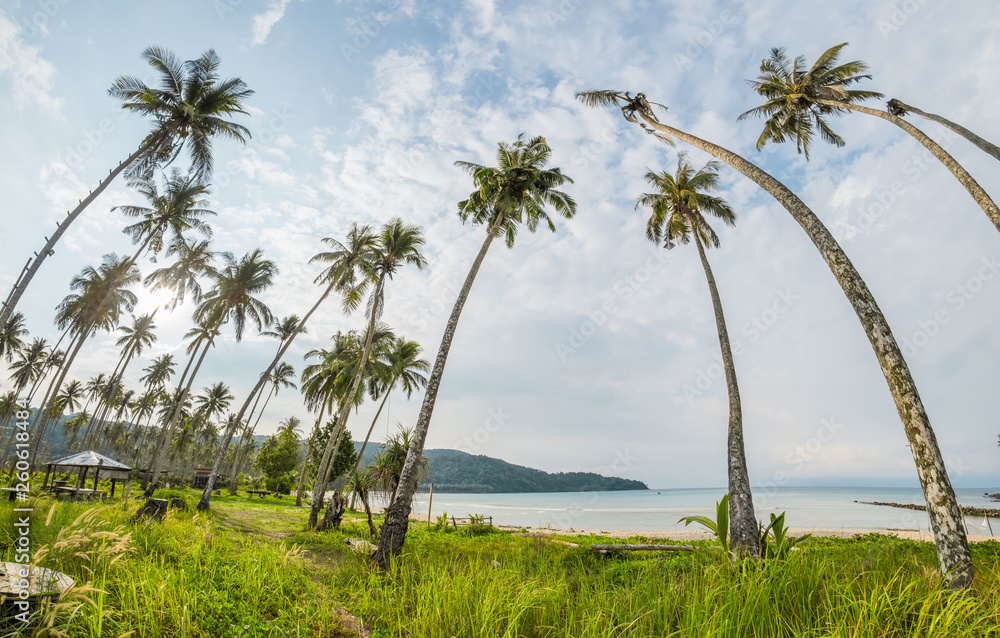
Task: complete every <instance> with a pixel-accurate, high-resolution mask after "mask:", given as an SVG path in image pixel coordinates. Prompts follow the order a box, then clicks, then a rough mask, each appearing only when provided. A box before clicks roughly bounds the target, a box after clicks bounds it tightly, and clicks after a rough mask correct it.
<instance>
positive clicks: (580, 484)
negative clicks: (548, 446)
mask: <svg viewBox="0 0 1000 638" xmlns="http://www.w3.org/2000/svg"><path fill="white" fill-rule="evenodd" d="M356 445H357V447H358V448H360V447H361V446H360V444H356ZM377 451H378V447H377V446H376V447H375V449H374V450H373V449H372V446H371V445H369V446H368V448H367V449H366V450H365V464H368V463H370V462H371V460H372V458H374V455H375V453H376V452H377ZM424 457H425V458H426V459H427V460H428V462H429V465H430V468H429V469H430V475H429V476H427V477H422V478H421V480H420V488H421V489H424V490H425V489H427V488H428V487H429V485H430V484H431V483H433V484H434V491H435V492H476V493H483V492H495V493H521V492H590V491H594V492H607V491H613V490H646V489H649V488H648V487H646V484H645V483H642V482H640V481H633V480H630V479H622V478H616V477H608V476H601V475H600V474H595V473H593V472H557V473H554V474H552V473H549V472H543V471H542V470H536V469H532V468H530V467H524V466H522V465H514V464H513V463H508V462H506V461H501V460H500V459H494V458H491V457H488V456H479V455H472V454H468V453H466V452H461V451H459V450H427V451H426V452H424Z"/></svg>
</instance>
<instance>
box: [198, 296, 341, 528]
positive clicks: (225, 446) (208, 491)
mask: <svg viewBox="0 0 1000 638" xmlns="http://www.w3.org/2000/svg"><path fill="white" fill-rule="evenodd" d="M334 285H335V284H334V283H331V284H330V285H328V286H327V287H326V290H324V291H323V294H322V295H320V298H319V299H318V300H317V301H316V303H315V304H313V307H312V308H310V309H309V312H307V313H306V315H305V316H304V317H302V321H300V322H299V325H298V327H296V328H295V332H293V333H292V334H291V335H290V336H289V337H288V339H287V340H286V341H285V343H284V345H282V346H281V348H279V349H278V353H277V354H276V355H274V359H272V360H271V364H270V365H269V366H267V369H265V370H264V372H262V373H261V375H260V378H259V379H257V385H255V386H254V388H253V390H251V391H250V394H249V395H247V398H246V401H244V402H243V406H242V407H241V408H240V411H239V414H238V415H237V416H236V419H235V421H234V425H233V426H232V427H229V428H226V436H225V438H224V439H223V442H222V446H221V447H220V448H219V451H218V453H217V454H216V456H215V463H214V464H213V465H212V473H211V474H209V475H208V483H206V484H205V491H204V492H202V494H201V500H200V501H198V509H199V510H201V511H205V510H207V509H208V507H209V503H210V502H211V500H212V490H213V489H215V481H216V480H218V477H219V468H221V467H222V460H223V459H224V458H225V457H226V452H227V451H228V450H229V443H230V442H231V441H232V440H233V435H234V434H235V433H236V428H237V427H239V424H240V423H242V422H243V415H245V414H246V412H247V408H249V407H250V401H251V400H252V399H253V397H254V396H255V395H256V394H257V393H258V392H260V389H261V388H263V387H264V383H265V382H266V381H267V379H268V376H269V375H270V374H271V372H273V371H274V367H275V366H276V365H278V362H279V361H281V357H283V356H285V352H286V351H287V350H288V347H289V346H291V345H292V342H293V341H295V337H297V336H298V335H299V333H300V332H302V329H303V328H305V326H306V322H307V321H309V318H310V317H312V315H313V313H314V312H316V310H317V309H318V308H319V307H320V305H321V304H322V303H323V302H324V301H325V300H326V298H327V297H329V296H330V293H331V292H332V291H333V288H334Z"/></svg>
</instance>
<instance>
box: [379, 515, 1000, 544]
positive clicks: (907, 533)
mask: <svg viewBox="0 0 1000 638" xmlns="http://www.w3.org/2000/svg"><path fill="white" fill-rule="evenodd" d="M373 511H374V508H373ZM410 520H411V521H413V522H420V523H425V524H426V523H427V515H426V514H424V515H420V514H416V513H413V514H410ZM496 527H497V529H499V530H503V531H505V532H517V531H521V530H524V531H527V532H528V533H531V534H555V535H559V536H591V535H593V536H604V537H607V538H635V537H639V538H651V539H658V540H661V539H662V540H676V541H692V540H709V539H711V538H714V537H713V536H712V534H710V533H709V532H706V531H704V530H700V529H690V530H688V529H683V530H664V531H636V530H621V529H608V530H598V529H574V528H571V529H557V528H555V527H531V526H527V525H503V524H500V523H497V524H496ZM789 534H790V535H791V536H802V535H804V534H812V535H813V536H816V537H824V536H825V537H832V538H851V537H853V536H859V535H864V534H884V535H886V536H892V535H895V536H898V537H900V538H904V539H908V540H915V541H927V542H930V543H933V542H934V536H933V535H932V534H931V533H930V532H927V531H917V530H906V529H804V528H800V529H792V530H790V531H789ZM968 538H969V542H970V543H981V542H983V541H988V540H996V541H1000V536H989V535H986V536H982V535H978V534H969V536H968Z"/></svg>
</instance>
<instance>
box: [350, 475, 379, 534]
mask: <svg viewBox="0 0 1000 638" xmlns="http://www.w3.org/2000/svg"><path fill="white" fill-rule="evenodd" d="M376 481H377V478H376V476H375V473H374V472H373V471H372V468H370V467H368V468H365V469H364V470H359V469H358V468H357V467H355V468H354V469H352V470H351V472H350V474H348V475H347V482H346V483H344V490H345V491H347V492H348V493H349V494H351V495H352V500H353V497H354V496H357V497H358V498H360V499H361V503H362V504H363V505H364V506H365V515H366V516H367V517H368V532H369V533H370V534H371V536H372V538H375V537H376V536H378V530H377V529H376V528H375V523H374V521H372V508H371V505H370V504H369V503H368V494H369V492H370V491H371V489H372V488H373V487H375V485H376Z"/></svg>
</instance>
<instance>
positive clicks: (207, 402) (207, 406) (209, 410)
mask: <svg viewBox="0 0 1000 638" xmlns="http://www.w3.org/2000/svg"><path fill="white" fill-rule="evenodd" d="M232 400H233V394H232V393H231V392H230V391H229V386H228V385H226V384H225V383H223V382H222V381H220V382H218V383H216V384H214V385H210V386H208V387H207V388H205V394H203V395H201V396H198V397H195V399H194V404H195V406H196V407H195V415H197V416H198V417H201V418H202V419H204V420H205V421H206V422H208V421H211V420H212V419H213V418H214V417H215V416H217V415H221V414H222V413H223V412H225V411H226V410H227V409H228V408H229V404H230V403H231V402H232Z"/></svg>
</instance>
